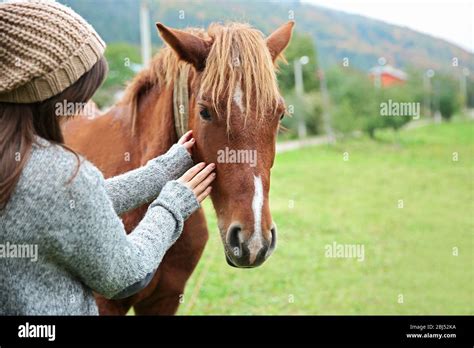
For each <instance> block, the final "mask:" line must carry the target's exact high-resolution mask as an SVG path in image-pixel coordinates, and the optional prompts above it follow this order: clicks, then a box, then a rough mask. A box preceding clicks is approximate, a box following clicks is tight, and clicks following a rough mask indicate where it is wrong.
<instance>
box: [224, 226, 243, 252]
mask: <svg viewBox="0 0 474 348" xmlns="http://www.w3.org/2000/svg"><path fill="white" fill-rule="evenodd" d="M242 242H243V240H242V226H241V225H239V224H234V225H232V226H230V227H229V230H228V232H227V243H228V244H229V246H230V247H231V248H232V251H234V249H235V250H236V251H237V250H238V251H240V245H241V244H242Z"/></svg>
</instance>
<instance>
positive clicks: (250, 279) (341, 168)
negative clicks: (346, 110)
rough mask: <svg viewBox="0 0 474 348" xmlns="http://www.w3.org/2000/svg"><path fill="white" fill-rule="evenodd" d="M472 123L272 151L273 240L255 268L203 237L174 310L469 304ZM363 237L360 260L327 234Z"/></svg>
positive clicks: (410, 310)
mask: <svg viewBox="0 0 474 348" xmlns="http://www.w3.org/2000/svg"><path fill="white" fill-rule="evenodd" d="M473 135H474V124H473V123H472V122H467V121H458V122H452V123H448V124H440V125H429V126H425V127H422V128H417V129H412V130H404V131H402V132H400V134H394V133H393V132H389V131H386V132H382V133H378V134H377V137H378V140H377V141H373V140H370V139H368V138H365V137H360V138H353V139H348V140H345V141H341V142H338V143H337V144H336V145H328V146H319V147H312V148H306V149H302V150H297V151H291V152H286V153H282V154H279V155H278V156H277V159H276V161H275V166H274V168H273V170H272V187H271V208H272V209H271V210H272V214H273V218H274V220H275V221H276V222H277V224H278V237H279V239H278V246H277V250H276V251H275V252H274V254H273V255H272V256H271V257H270V258H269V259H268V260H267V262H266V263H265V264H264V265H263V266H261V267H259V268H256V269H235V268H231V267H229V266H228V265H227V263H226V262H225V259H224V252H223V247H222V244H221V240H220V238H219V235H218V231H217V227H216V220H215V213H214V211H213V209H212V206H211V204H210V202H207V203H206V205H205V207H206V211H207V217H208V222H209V227H210V240H209V243H208V245H207V247H206V250H205V252H204V255H203V257H202V259H201V262H200V264H199V265H198V267H197V269H196V271H195V272H194V274H193V276H192V278H191V279H190V281H189V282H188V285H187V288H186V292H185V296H184V302H183V304H182V305H181V307H180V309H179V312H178V314H181V315H186V314H197V315H199V314H243V315H251V314H473V313H474V309H473V296H474V295H473V294H474V279H473V274H474V270H473V230H474V229H473V227H474V226H473V225H474V214H473V213H474V209H473V208H474V203H473V202H474V200H473V182H474V181H473V174H474V153H473V152H474V146H473V145H474V136H473ZM333 242H337V243H340V244H361V245H363V246H364V251H365V253H364V256H365V257H364V260H363V261H362V262H360V261H357V259H355V258H329V257H326V256H325V246H326V245H328V244H332V243H333Z"/></svg>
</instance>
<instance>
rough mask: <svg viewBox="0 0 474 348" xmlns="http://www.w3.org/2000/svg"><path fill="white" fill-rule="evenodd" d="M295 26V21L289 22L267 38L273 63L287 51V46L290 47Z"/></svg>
mask: <svg viewBox="0 0 474 348" xmlns="http://www.w3.org/2000/svg"><path fill="white" fill-rule="evenodd" d="M294 25H295V22H294V21H289V22H288V23H286V24H283V25H282V26H281V27H279V28H278V29H277V30H275V31H274V32H273V33H271V34H270V35H269V36H268V37H267V40H266V41H267V47H268V49H269V50H270V54H271V56H272V59H273V61H275V60H276V59H277V58H278V56H280V54H281V53H282V52H283V51H284V50H285V48H286V46H288V43H289V42H290V39H291V34H292V32H293V26H294Z"/></svg>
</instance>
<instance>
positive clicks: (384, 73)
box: [369, 65, 407, 87]
mask: <svg viewBox="0 0 474 348" xmlns="http://www.w3.org/2000/svg"><path fill="white" fill-rule="evenodd" d="M369 77H370V79H371V80H372V81H373V82H374V84H375V86H377V87H390V86H394V85H402V84H404V83H405V81H406V80H407V74H406V73H405V72H403V71H401V70H399V69H395V68H394V67H393V66H391V65H384V66H376V67H373V68H372V69H370V71H369Z"/></svg>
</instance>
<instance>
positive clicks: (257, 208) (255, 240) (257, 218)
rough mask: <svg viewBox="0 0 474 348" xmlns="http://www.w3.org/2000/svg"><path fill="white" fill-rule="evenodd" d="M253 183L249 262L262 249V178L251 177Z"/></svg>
mask: <svg viewBox="0 0 474 348" xmlns="http://www.w3.org/2000/svg"><path fill="white" fill-rule="evenodd" d="M253 184H254V186H255V192H254V195H253V200H252V211H253V221H254V227H253V235H252V237H251V238H250V241H249V243H248V248H249V251H250V264H252V263H254V261H255V259H256V258H257V254H258V252H259V251H260V249H262V247H263V243H262V239H263V235H262V208H263V186H262V178H261V177H260V176H255V175H254V177H253Z"/></svg>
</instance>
